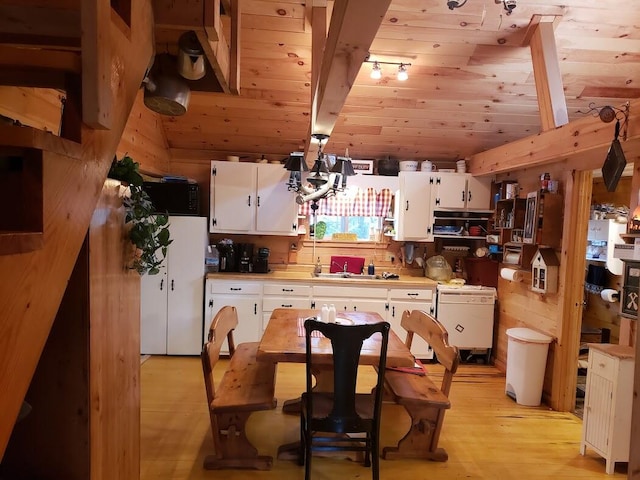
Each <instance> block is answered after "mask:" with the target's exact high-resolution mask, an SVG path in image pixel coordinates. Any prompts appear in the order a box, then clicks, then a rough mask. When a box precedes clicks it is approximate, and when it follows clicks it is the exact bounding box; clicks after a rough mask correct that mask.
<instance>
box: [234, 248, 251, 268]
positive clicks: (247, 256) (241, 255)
mask: <svg viewBox="0 0 640 480" xmlns="http://www.w3.org/2000/svg"><path fill="white" fill-rule="evenodd" d="M236 245H237V258H238V271H239V272H242V273H250V272H251V271H252V269H253V243H237V244H236Z"/></svg>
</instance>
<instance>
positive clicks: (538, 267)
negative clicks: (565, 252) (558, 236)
mask: <svg viewBox="0 0 640 480" xmlns="http://www.w3.org/2000/svg"><path fill="white" fill-rule="evenodd" d="M559 266H560V261H559V260H558V257H557V256H556V252H555V250H554V249H553V248H538V251H537V252H536V254H535V255H534V256H533V258H532V259H531V290H533V291H534V292H540V293H556V292H557V291H558V267H559Z"/></svg>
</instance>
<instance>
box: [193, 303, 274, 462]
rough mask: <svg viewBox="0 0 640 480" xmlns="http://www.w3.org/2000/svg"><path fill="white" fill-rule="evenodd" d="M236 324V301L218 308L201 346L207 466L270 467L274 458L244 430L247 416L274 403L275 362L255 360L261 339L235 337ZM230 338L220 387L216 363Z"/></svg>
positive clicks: (268, 407) (270, 406)
mask: <svg viewBox="0 0 640 480" xmlns="http://www.w3.org/2000/svg"><path fill="white" fill-rule="evenodd" d="M237 325H238V313H237V311H236V309H235V307H230V306H225V307H223V308H221V309H220V311H219V312H218V313H217V314H216V316H215V317H214V319H213V321H212V322H211V327H210V328H209V337H208V341H207V343H205V344H204V346H203V348H202V355H201V357H202V370H203V373H204V384H205V390H206V393H207V401H208V402H209V417H210V419H211V433H212V435H213V443H214V447H215V454H214V455H208V456H207V457H206V458H205V460H204V468H205V469H208V470H213V469H219V468H254V469H258V470H269V469H270V468H271V466H272V465H273V458H272V457H270V456H265V455H258V451H257V449H256V448H255V447H254V446H253V444H252V443H251V442H250V441H249V439H248V438H247V436H246V432H245V426H246V423H247V420H248V419H249V416H250V415H251V413H253V412H257V411H260V410H271V409H274V408H276V399H275V398H274V389H275V375H276V364H275V363H270V362H258V361H256V352H257V350H258V343H257V342H254V343H241V344H240V345H238V346H237V347H236V346H235V344H234V342H233V329H234V328H236V326H237ZM225 338H227V341H228V344H229V355H230V357H231V358H230V362H229V368H228V369H227V371H226V372H225V373H224V376H223V377H222V380H221V381H220V384H219V385H218V387H217V388H215V386H214V382H213V369H214V367H215V364H216V363H217V361H218V359H219V358H220V348H221V347H222V344H223V342H224V339H225Z"/></svg>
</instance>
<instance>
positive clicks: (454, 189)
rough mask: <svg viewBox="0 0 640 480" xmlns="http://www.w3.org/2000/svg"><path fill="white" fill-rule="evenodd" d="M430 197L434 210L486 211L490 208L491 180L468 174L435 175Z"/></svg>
mask: <svg viewBox="0 0 640 480" xmlns="http://www.w3.org/2000/svg"><path fill="white" fill-rule="evenodd" d="M432 195H433V199H432V208H433V209H434V210H438V209H449V208H450V209H467V210H488V209H489V208H490V206H491V179H490V178H478V177H474V176H472V175H470V174H468V173H448V172H445V173H437V174H435V180H434V186H433V188H432Z"/></svg>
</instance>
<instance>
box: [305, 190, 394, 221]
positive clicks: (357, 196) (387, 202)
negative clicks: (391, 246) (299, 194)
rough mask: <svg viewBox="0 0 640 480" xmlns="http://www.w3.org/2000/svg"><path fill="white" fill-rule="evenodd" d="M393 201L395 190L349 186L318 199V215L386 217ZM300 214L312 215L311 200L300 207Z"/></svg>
mask: <svg viewBox="0 0 640 480" xmlns="http://www.w3.org/2000/svg"><path fill="white" fill-rule="evenodd" d="M392 201H393V192H392V191H391V190H389V189H388V188H384V189H382V190H381V191H379V192H376V191H375V189H373V188H367V189H360V188H348V189H346V190H345V191H343V192H338V193H337V194H336V195H333V196H331V197H328V198H323V199H321V200H318V215H328V216H335V217H386V216H387V215H388V213H389V208H390V207H391V202H392ZM298 214H300V215H310V214H311V202H305V203H304V204H303V205H300V206H299V207H298Z"/></svg>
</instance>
